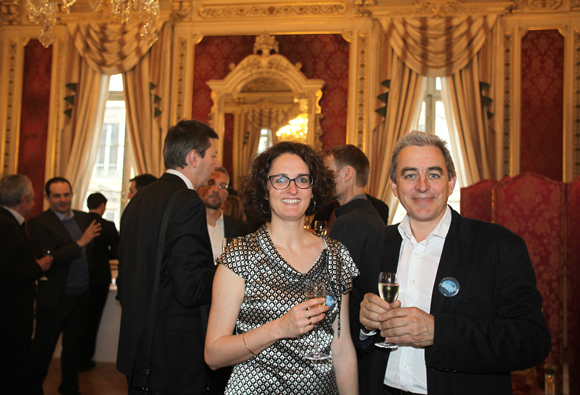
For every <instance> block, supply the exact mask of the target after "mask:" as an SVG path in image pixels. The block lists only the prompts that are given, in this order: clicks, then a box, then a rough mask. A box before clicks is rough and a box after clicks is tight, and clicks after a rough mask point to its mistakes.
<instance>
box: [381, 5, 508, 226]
mask: <svg viewBox="0 0 580 395" xmlns="http://www.w3.org/2000/svg"><path fill="white" fill-rule="evenodd" d="M496 19H497V16H495V15H491V16H477V17H472V16H464V17H447V18H382V19H380V22H381V25H382V27H383V30H384V32H385V50H384V51H385V55H387V56H386V57H387V58H388V59H389V60H388V61H386V62H385V69H386V72H385V74H384V75H385V77H384V78H383V80H384V79H390V81H391V86H390V89H389V98H388V104H387V114H386V119H385V122H384V123H382V124H380V125H379V126H378V127H377V132H376V136H373V139H374V142H375V143H374V144H373V149H374V150H375V151H376V152H377V154H378V153H380V152H383V156H382V157H381V156H380V155H377V154H373V155H372V158H373V161H372V163H371V166H372V172H373V178H372V179H373V183H372V185H371V194H373V193H374V194H375V195H376V196H377V197H379V198H381V199H383V200H385V201H386V202H387V204H389V207H391V214H392V215H394V212H395V210H394V207H395V206H396V199H394V197H393V196H392V195H391V194H390V192H389V191H388V183H387V181H388V178H389V174H388V173H389V171H390V164H389V163H388V162H389V161H390V154H391V152H392V148H393V145H394V143H395V142H396V141H397V140H398V139H399V138H400V137H401V136H402V135H403V134H404V133H407V132H408V131H409V127H410V125H411V121H412V115H413V113H414V112H415V109H416V108H417V104H418V101H419V94H418V93H419V90H420V76H428V77H445V76H451V78H450V79H449V85H448V88H449V89H448V92H449V96H450V101H451V103H452V107H453V114H454V116H455V120H456V124H457V133H458V134H459V138H458V146H459V148H460V150H461V152H462V155H463V158H464V159H466V161H467V164H466V168H468V169H469V170H468V174H469V176H468V177H469V178H467V177H466V178H467V179H468V180H470V181H471V182H477V181H479V180H480V179H482V178H486V177H488V176H489V175H490V174H491V172H490V163H489V150H490V149H491V147H490V145H489V134H490V128H489V125H488V121H487V114H486V113H485V111H482V107H481V99H480V87H479V86H480V84H479V82H480V81H484V82H488V83H491V82H492V80H491V78H492V73H491V68H490V67H489V65H490V64H491V61H490V54H492V53H493V49H494V45H493V43H494V40H492V39H491V36H492V29H493V27H494V24H495V22H496ZM395 58H396V59H395ZM493 92H494V90H493V89H491V90H490V92H488V95H493ZM394 102H395V103H394ZM399 117H400V119H398V118H399ZM393 118H395V119H393ZM377 183H378V184H377ZM391 218H392V216H391Z"/></svg>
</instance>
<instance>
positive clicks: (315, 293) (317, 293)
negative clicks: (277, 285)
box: [304, 281, 330, 361]
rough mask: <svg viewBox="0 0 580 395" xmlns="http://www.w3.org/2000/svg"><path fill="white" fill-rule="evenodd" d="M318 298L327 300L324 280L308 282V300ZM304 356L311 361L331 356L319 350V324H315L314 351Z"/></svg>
mask: <svg viewBox="0 0 580 395" xmlns="http://www.w3.org/2000/svg"><path fill="white" fill-rule="evenodd" d="M318 298H323V299H324V300H326V288H325V286H324V283H323V282H322V281H308V282H307V283H306V300H310V299H318ZM321 306H322V305H321ZM304 358H306V359H309V360H311V361H323V360H325V359H328V358H330V355H328V354H326V353H323V352H319V351H318V324H314V352H310V353H308V354H306V355H305V356H304Z"/></svg>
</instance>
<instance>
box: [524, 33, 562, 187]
mask: <svg viewBox="0 0 580 395" xmlns="http://www.w3.org/2000/svg"><path fill="white" fill-rule="evenodd" d="M563 84H564V38H563V37H562V35H561V34H560V33H559V32H558V31H557V30H533V31H529V32H528V33H527V34H526V35H525V37H524V38H523V39H522V103H521V111H522V120H521V125H522V127H521V149H520V166H521V167H520V171H521V172H522V173H524V172H534V173H538V174H542V175H544V176H546V177H549V178H551V179H553V180H557V181H562V174H563V170H562V158H563V116H564V115H563V114H564V87H563Z"/></svg>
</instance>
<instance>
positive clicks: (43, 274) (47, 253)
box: [38, 250, 52, 281]
mask: <svg viewBox="0 0 580 395" xmlns="http://www.w3.org/2000/svg"><path fill="white" fill-rule="evenodd" d="M42 256H48V257H51V256H52V251H50V250H43V251H42ZM38 279H39V280H40V281H48V277H46V272H42V276H41V277H38Z"/></svg>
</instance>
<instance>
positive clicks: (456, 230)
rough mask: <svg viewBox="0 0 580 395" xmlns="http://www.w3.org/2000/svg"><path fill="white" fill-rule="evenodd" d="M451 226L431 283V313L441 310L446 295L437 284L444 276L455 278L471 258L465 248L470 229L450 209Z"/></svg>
mask: <svg viewBox="0 0 580 395" xmlns="http://www.w3.org/2000/svg"><path fill="white" fill-rule="evenodd" d="M451 215H452V217H451V226H450V228H449V232H448V233H447V237H445V243H444V245H443V251H442V253H441V260H440V261H439V267H438V269H437V276H436V277H435V283H434V285H433V294H432V296H431V313H433V312H439V313H440V312H442V311H441V310H442V308H443V303H444V302H445V299H446V297H445V296H443V295H442V294H441V292H439V284H440V283H441V281H442V280H443V279H444V278H446V277H454V278H457V277H458V276H459V274H460V273H461V272H462V271H463V270H465V268H466V267H469V266H468V265H467V263H468V262H469V260H470V259H471V254H472V252H471V251H470V250H469V248H467V246H468V244H469V243H471V240H472V237H471V231H470V229H469V225H468V224H467V222H466V221H465V220H464V219H463V217H462V216H461V215H459V214H458V213H457V212H456V211H454V210H453V209H451ZM460 285H461V284H460Z"/></svg>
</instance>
